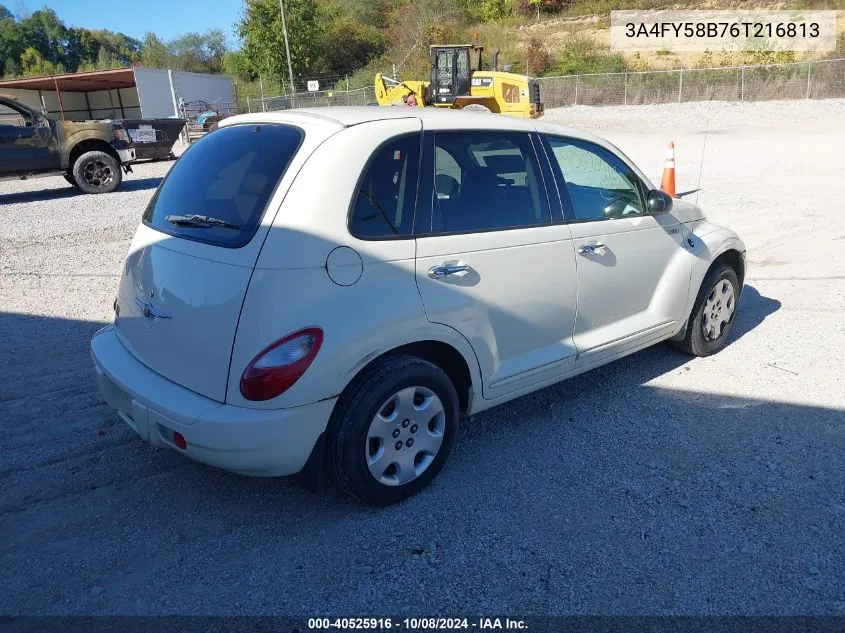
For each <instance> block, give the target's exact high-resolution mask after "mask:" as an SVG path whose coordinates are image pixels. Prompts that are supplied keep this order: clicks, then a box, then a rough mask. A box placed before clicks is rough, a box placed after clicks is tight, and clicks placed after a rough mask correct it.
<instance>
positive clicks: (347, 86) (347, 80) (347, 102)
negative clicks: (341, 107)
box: [346, 75, 349, 105]
mask: <svg viewBox="0 0 845 633" xmlns="http://www.w3.org/2000/svg"><path fill="white" fill-rule="evenodd" d="M346 105H349V75H346Z"/></svg>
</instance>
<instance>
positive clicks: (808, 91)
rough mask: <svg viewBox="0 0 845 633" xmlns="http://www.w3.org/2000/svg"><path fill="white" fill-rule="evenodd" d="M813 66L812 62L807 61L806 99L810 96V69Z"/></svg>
mask: <svg viewBox="0 0 845 633" xmlns="http://www.w3.org/2000/svg"><path fill="white" fill-rule="evenodd" d="M812 67H813V62H807V99H809V98H810V69H811V68H812Z"/></svg>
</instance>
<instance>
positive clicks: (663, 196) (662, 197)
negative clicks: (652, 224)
mask: <svg viewBox="0 0 845 633" xmlns="http://www.w3.org/2000/svg"><path fill="white" fill-rule="evenodd" d="M647 203H648V212H649V213H651V214H652V215H661V214H663V213H669V211H671V210H672V196H670V195H669V194H668V193H666V192H664V191H660V189H652V190H651V191H649V192H648V199H647Z"/></svg>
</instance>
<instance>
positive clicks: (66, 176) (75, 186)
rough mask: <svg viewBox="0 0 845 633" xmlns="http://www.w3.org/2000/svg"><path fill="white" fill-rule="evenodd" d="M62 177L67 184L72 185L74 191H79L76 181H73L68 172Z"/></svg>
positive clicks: (71, 175)
mask: <svg viewBox="0 0 845 633" xmlns="http://www.w3.org/2000/svg"><path fill="white" fill-rule="evenodd" d="M62 176H64V179H65V180H67V181H68V184H69V185H72V186H73V188H74V189H77V190H78V189H79V185H77V184H76V181H75V180H74V179H73V174H72V173H70V172H68V173H66V174H62Z"/></svg>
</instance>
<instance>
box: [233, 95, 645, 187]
mask: <svg viewBox="0 0 845 633" xmlns="http://www.w3.org/2000/svg"><path fill="white" fill-rule="evenodd" d="M395 119H417V120H421V121H422V124H423V128H432V129H436V130H478V129H485V130H504V131H515V132H533V131H537V132H541V133H543V134H552V135H559V136H566V137H569V138H573V139H579V140H582V141H588V142H591V143H594V144H596V145H599V146H602V147H604V148H605V149H608V150H610V151H611V152H613V153H615V154H617V155H620V156H621V157H622V158H624V159H625V160H626V162H628V164H629V165H630V166H631V167H632V168H633V169H634V170H635V171H636V172H637V174H638V175H639V176H640V178H642V179H643V180H645V181H646V182H647V183H649V184H650V182H649V180H648V178H647V177H646V176H645V174H643V173H642V171H640V169H639V168H638V167H637V166H636V165H635V164H633V163H632V162H631V161H630V160H629V159H627V157H625V156H624V154H622V153H621V152H620V150H619V148H617V147H616V146H614V145H612V144H611V143H609V142H608V141H606V140H605V139H603V138H601V137H600V136H596V135H595V134H592V133H591V132H587V131H585V130H580V129H578V128H574V127H570V126H567V125H560V124H557V123H548V122H546V121H543V120H542V119H524V118H519V117H511V116H504V115H501V114H492V113H490V114H488V113H484V112H462V111H460V110H450V109H447V108H411V107H408V106H391V107H381V106H349V107H336V106H329V107H322V108H297V109H294V110H280V111H278V112H256V113H253V114H240V115H237V116H233V117H229V118H226V119H223V121H222V122H221V123H220V125H221V126H223V125H236V124H238V123H287V124H291V125H301V126H303V127H307V128H308V129H310V130H315V131H316V130H317V129H322V133H323V134H325V135H326V137H328V136H331V135H332V134H334V133H335V132H337V131H340V130H342V129H344V128H348V127H352V126H355V125H361V124H363V123H373V122H376V121H388V120H395Z"/></svg>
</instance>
